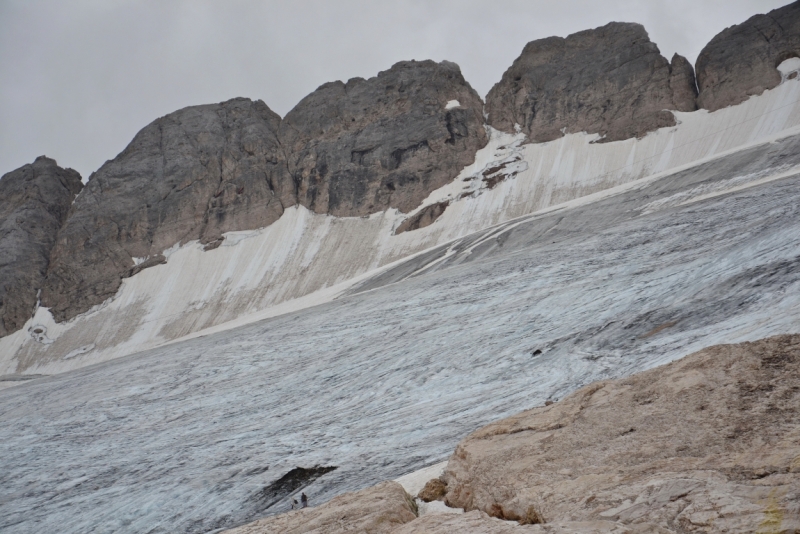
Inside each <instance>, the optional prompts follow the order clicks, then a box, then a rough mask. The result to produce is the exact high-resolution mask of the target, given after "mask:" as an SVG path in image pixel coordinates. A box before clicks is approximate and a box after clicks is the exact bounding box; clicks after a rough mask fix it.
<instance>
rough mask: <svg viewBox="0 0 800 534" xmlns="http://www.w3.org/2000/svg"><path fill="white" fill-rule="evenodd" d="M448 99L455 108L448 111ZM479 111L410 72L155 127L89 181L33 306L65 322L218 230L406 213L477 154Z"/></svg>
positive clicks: (441, 79)
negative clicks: (291, 105) (302, 210)
mask: <svg viewBox="0 0 800 534" xmlns="http://www.w3.org/2000/svg"><path fill="white" fill-rule="evenodd" d="M450 100H458V101H459V102H460V104H461V105H460V106H458V107H456V108H453V109H449V110H447V109H445V107H446V105H447V102H448V101H450ZM482 107H483V103H482V101H481V99H480V97H479V96H478V94H477V93H476V92H475V91H474V90H473V89H472V88H471V87H470V86H469V84H467V82H466V81H465V80H464V78H463V76H462V75H461V71H460V70H459V68H458V66H457V65H455V64H453V63H448V62H442V63H435V62H433V61H422V62H416V61H409V62H402V63H398V64H396V65H395V66H393V67H392V68H391V69H389V70H388V71H385V72H381V73H380V74H378V76H377V77H375V78H371V79H369V80H363V79H360V78H358V79H353V80H350V81H348V82H347V84H344V83H342V82H333V83H328V84H325V85H323V86H322V87H320V88H319V89H317V90H316V91H315V92H313V93H312V94H310V95H309V96H308V97H306V98H305V99H303V100H302V101H301V102H300V103H299V104H298V105H297V106H296V107H295V109H293V110H292V111H291V112H290V113H289V114H288V115H287V117H286V119H285V120H284V121H283V122H282V121H281V118H280V117H279V116H278V115H276V114H275V113H273V112H272V111H271V110H270V109H269V108H268V107H267V106H266V104H264V103H263V102H261V101H255V102H254V101H251V100H248V99H243V98H239V99H234V100H230V101H228V102H224V103H221V104H213V105H205V106H195V107H189V108H185V109H182V110H180V111H176V112H175V113H172V114H170V115H167V116H165V117H162V118H160V119H158V120H156V121H155V122H153V123H152V124H150V125H149V126H147V127H145V128H144V129H143V130H142V131H141V132H139V133H138V134H137V135H136V137H135V138H134V140H133V141H132V142H131V144H130V145H128V147H127V148H126V149H125V150H124V151H123V152H122V153H121V154H120V155H119V156H117V157H116V158H115V159H114V160H112V161H109V162H106V164H105V165H103V166H102V167H101V168H100V170H98V171H97V172H96V173H94V174H93V175H92V176H91V178H90V180H89V183H88V185H87V187H86V190H85V191H84V193H83V194H82V195H81V196H80V198H79V199H78V200H77V201H76V203H75V206H74V209H73V211H72V214H71V215H70V218H69V221H68V222H67V224H66V225H65V227H64V229H63V230H62V232H61V234H60V238H59V240H58V244H57V246H56V248H55V249H54V251H53V261H52V266H51V269H50V272H49V275H48V279H47V283H46V285H45V287H44V291H43V292H42V302H43V304H44V305H46V306H48V307H49V308H50V309H51V311H52V313H53V315H54V316H55V318H56V320H57V321H64V320H67V319H70V318H71V317H74V316H75V315H78V314H80V313H82V312H85V311H87V310H89V309H90V308H91V307H92V306H94V305H96V304H100V303H102V302H103V301H104V300H106V299H108V298H109V297H112V296H113V295H114V294H115V293H116V292H117V290H118V289H119V286H120V284H121V283H122V279H123V278H125V277H128V276H132V275H134V274H136V273H137V272H139V271H141V270H142V269H143V268H146V267H150V266H153V265H157V264H159V263H163V262H164V261H165V259H164V257H163V256H162V255H161V253H162V252H163V251H164V250H165V249H167V248H169V247H171V246H172V245H174V244H177V243H186V242H188V241H191V240H195V239H199V240H200V241H201V242H202V243H205V244H206V249H212V248H216V247H217V246H219V244H220V242H221V236H222V234H223V233H224V232H227V231H233V230H248V229H254V228H261V227H264V226H267V225H269V224H271V223H273V222H274V221H276V220H277V219H278V218H279V217H280V216H281V214H282V213H283V211H284V209H286V208H287V207H289V206H292V205H294V204H296V203H299V204H302V205H304V206H306V207H308V208H309V209H311V210H313V211H315V212H317V213H330V214H332V215H337V216H360V215H367V214H370V213H375V212H377V211H381V210H384V209H387V208H389V207H394V208H398V209H400V210H401V211H405V212H407V211H410V210H411V209H413V208H415V207H416V206H417V205H419V203H420V202H421V201H422V200H423V199H424V198H425V197H427V196H428V194H429V193H430V192H431V191H432V190H434V189H436V188H438V187H440V186H442V185H444V184H445V183H447V182H449V181H451V180H452V179H453V178H455V177H456V175H457V174H458V173H459V171H460V170H461V168H463V167H464V166H465V165H467V164H469V163H472V161H473V160H474V157H475V152H476V151H477V150H478V149H479V148H481V147H483V146H484V145H485V144H486V142H487V136H486V131H485V129H484V127H483V117H482ZM133 258H146V261H144V262H143V263H140V264H139V265H135V264H134V259H133Z"/></svg>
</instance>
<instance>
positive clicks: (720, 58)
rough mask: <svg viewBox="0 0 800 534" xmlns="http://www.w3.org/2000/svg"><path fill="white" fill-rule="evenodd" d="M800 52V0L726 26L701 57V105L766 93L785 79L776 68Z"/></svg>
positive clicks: (711, 105)
mask: <svg viewBox="0 0 800 534" xmlns="http://www.w3.org/2000/svg"><path fill="white" fill-rule="evenodd" d="M793 57H800V2H793V3H791V4H789V5H787V6H784V7H781V8H779V9H775V10H772V11H770V12H769V13H767V14H766V15H755V16H753V17H750V18H749V19H747V20H746V21H745V22H743V23H741V24H736V25H734V26H731V27H729V28H726V29H725V30H723V31H722V32H720V33H719V34H717V35H716V36H715V37H714V38H713V39H711V41H710V42H709V43H708V44H707V45H706V46H705V47H704V48H703V50H702V51H701V52H700V55H699V56H698V57H697V85H698V87H699V89H700V96H699V97H698V99H697V103H698V105H699V106H700V107H701V108H705V109H707V110H709V111H715V110H717V109H720V108H724V107H726V106H732V105H734V104H738V103H740V102H743V101H745V100H747V99H748V98H749V97H750V96H752V95H760V94H761V93H763V92H764V91H765V90H767V89H772V88H773V87H775V86H776V85H778V84H779V83H780V82H781V74H780V72H778V69H777V68H776V67H777V66H778V65H779V64H780V63H781V62H782V61H784V60H786V59H790V58H793Z"/></svg>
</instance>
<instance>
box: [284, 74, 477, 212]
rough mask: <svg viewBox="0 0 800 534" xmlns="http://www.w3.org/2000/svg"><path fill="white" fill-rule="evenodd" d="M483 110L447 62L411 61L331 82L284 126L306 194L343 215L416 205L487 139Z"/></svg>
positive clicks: (309, 201) (319, 207)
mask: <svg viewBox="0 0 800 534" xmlns="http://www.w3.org/2000/svg"><path fill="white" fill-rule="evenodd" d="M453 100H455V101H457V102H458V105H455V103H453V104H451V106H448V102H451V101H453ZM448 107H450V109H447V108H448ZM482 111H483V102H482V100H481V98H480V97H479V96H478V93H476V92H475V90H474V89H472V87H470V85H469V84H468V83H467V82H466V80H464V77H463V76H462V75H461V70H460V69H459V67H458V65H456V64H455V63H450V62H447V61H443V62H441V63H436V62H433V61H403V62H400V63H397V64H396V65H394V66H393V67H392V68H391V69H389V70H387V71H383V72H381V73H379V74H378V75H377V76H376V77H374V78H370V79H369V80H364V79H362V78H353V79H352V80H349V81H348V82H347V83H342V82H333V83H328V84H325V85H323V86H322V87H320V88H319V89H317V90H316V91H314V92H313V93H311V94H310V95H308V96H307V97H306V98H304V99H303V100H302V101H300V103H299V104H298V105H297V106H296V107H295V108H294V109H293V110H292V111H290V112H289V113H288V114H287V115H286V118H285V119H284V120H283V123H282V124H281V142H282V143H283V144H284V147H285V148H286V151H287V154H289V158H288V159H289V170H290V172H291V173H292V177H293V178H294V181H295V183H296V184H297V189H298V201H299V203H300V204H303V205H304V206H306V207H308V208H309V209H311V210H313V211H315V212H316V213H330V214H332V215H337V216H360V215H367V214H370V213H374V212H376V211H381V210H385V209H387V208H390V207H391V208H397V209H398V210H400V211H402V212H409V211H411V210H412V209H414V208H416V207H417V206H418V205H419V204H420V202H422V201H423V200H424V199H425V198H426V197H427V196H428V194H430V192H431V191H433V190H435V189H438V188H439V187H441V186H443V185H444V184H446V183H448V182H450V181H451V180H453V178H455V177H456V176H457V175H458V173H459V172H460V171H461V169H462V168H463V167H464V166H466V165H468V164H470V163H472V162H473V161H474V159H475V152H476V151H477V150H478V149H480V148H482V147H483V146H484V145H486V142H487V136H486V131H485V129H484V127H483V116H482Z"/></svg>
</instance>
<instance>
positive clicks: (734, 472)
mask: <svg viewBox="0 0 800 534" xmlns="http://www.w3.org/2000/svg"><path fill="white" fill-rule="evenodd" d="M443 478H444V479H445V480H446V481H447V483H448V493H447V496H446V503H447V504H448V505H449V506H456V507H464V508H465V509H467V510H476V509H477V510H481V511H483V512H485V513H487V514H489V515H491V516H494V517H498V518H502V519H508V520H516V521H518V522H520V523H533V524H535V523H540V524H551V523H554V522H555V523H557V522H563V521H610V522H617V523H621V524H623V525H640V526H644V525H648V528H649V529H650V530H648V531H657V530H655V529H656V526H657V527H658V528H660V529H663V531H664V532H795V531H797V530H798V529H800V335H786V336H778V337H773V338H767V339H764V340H760V341H757V342H753V343H742V344H738V345H719V346H714V347H710V348H708V349H704V350H702V351H700V352H697V353H695V354H692V355H690V356H687V357H686V358H684V359H682V360H679V361H676V362H673V363H671V364H668V365H665V366H663V367H659V368H656V369H653V370H650V371H646V372H643V373H640V374H637V375H634V376H632V377H630V378H626V379H622V380H613V381H601V382H596V383H594V384H591V385H589V386H586V387H584V388H582V389H580V390H578V391H576V392H575V393H573V394H571V395H569V396H568V397H567V398H565V399H564V400H563V401H561V402H558V403H555V404H552V405H550V406H546V407H542V408H535V409H533V410H529V411H526V412H523V413H521V414H519V415H516V416H513V417H510V418H507V419H504V420H502V421H499V422H497V423H494V424H491V425H489V426H486V427H484V428H482V429H481V430H479V431H477V432H475V433H474V434H472V435H471V436H469V437H468V438H466V439H465V440H464V441H463V442H461V443H460V444H459V446H458V447H457V449H456V451H455V453H454V454H453V456H452V457H451V459H450V461H449V463H448V467H447V469H446V471H445V473H444V474H443ZM448 521H458V519H449V518H448ZM431 531H433V530H431ZM612 531H613V530H609V531H608V532H612ZM487 532H494V531H493V530H491V531H487ZM498 532H502V531H498ZM599 532H606V531H605V530H599Z"/></svg>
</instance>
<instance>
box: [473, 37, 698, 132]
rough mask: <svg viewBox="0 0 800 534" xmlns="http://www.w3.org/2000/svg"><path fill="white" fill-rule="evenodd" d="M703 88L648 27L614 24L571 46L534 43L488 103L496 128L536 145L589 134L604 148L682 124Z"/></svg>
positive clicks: (556, 40) (570, 40)
mask: <svg viewBox="0 0 800 534" xmlns="http://www.w3.org/2000/svg"><path fill="white" fill-rule="evenodd" d="M695 96H696V93H695V84H694V74H693V72H692V68H691V65H690V64H689V63H688V61H686V59H685V58H683V57H681V56H677V55H676V56H675V57H674V58H673V59H672V62H671V63H670V62H669V61H667V59H666V58H664V57H663V56H662V55H661V53H660V52H659V51H658V47H657V46H656V45H655V43H652V42H651V41H650V39H649V37H648V35H647V32H646V31H645V29H644V27H643V26H641V25H640V24H630V23H620V22H612V23H609V24H606V25H605V26H602V27H600V28H596V29H593V30H586V31H582V32H578V33H575V34H572V35H570V36H568V37H566V38H561V37H548V38H546V39H539V40H536V41H531V42H530V43H528V44H527V45H526V46H525V48H524V49H523V51H522V54H521V55H520V56H519V57H518V58H517V59H516V60H515V61H514V64H513V65H512V66H511V67H510V68H509V69H508V70H507V71H506V72H505V73H504V74H503V78H502V79H501V80H500V82H499V83H498V84H497V85H495V86H494V87H493V88H492V89H491V91H489V94H488V95H487V96H486V111H487V113H488V115H489V124H490V125H491V126H493V127H495V128H497V129H498V130H503V131H506V132H513V131H514V127H515V125H516V124H519V126H520V127H521V128H522V132H524V133H525V134H526V135H527V136H528V139H529V140H531V141H533V142H544V141H552V140H553V139H557V138H559V137H562V136H563V135H564V134H565V133H575V132H583V131H585V132H588V133H599V134H600V135H603V136H605V137H604V138H603V140H604V141H617V140H621V139H628V138H632V137H642V136H643V135H645V134H646V133H647V132H649V131H652V130H655V129H657V128H661V127H664V126H671V125H674V124H675V118H674V117H673V115H672V114H671V113H669V112H668V111H665V110H677V111H692V110H694V109H696V107H695Z"/></svg>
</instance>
